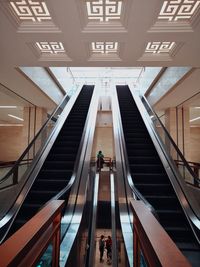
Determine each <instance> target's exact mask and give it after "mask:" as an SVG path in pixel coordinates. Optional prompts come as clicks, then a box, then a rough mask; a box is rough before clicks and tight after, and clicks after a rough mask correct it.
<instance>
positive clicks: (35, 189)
mask: <svg viewBox="0 0 200 267" xmlns="http://www.w3.org/2000/svg"><path fill="white" fill-rule="evenodd" d="M93 90H94V86H84V87H83V89H82V90H81V92H80V94H79V96H78V98H77V100H76V101H75V104H74V106H73V108H72V110H71V112H70V114H69V116H68V117H67V119H66V121H65V123H64V125H63V127H62V129H61V131H60V133H59V134H58V137H57V139H56V141H55V143H54V144H53V146H52V148H51V150H50V152H49V154H48V156H47V158H46V160H45V162H44V164H43V166H42V168H41V170H40V172H39V174H38V176H37V178H36V179H35V181H34V183H33V185H32V187H31V189H30V191H29V193H28V195H27V197H26V199H25V201H24V203H23V204H22V207H21V209H20V211H19V213H18V215H17V217H16V220H15V221H14V223H13V225H12V227H11V231H10V233H9V235H11V234H12V233H14V232H15V231H16V230H17V229H19V228H20V227H21V226H22V225H23V224H24V223H25V222H26V221H28V220H29V219H30V218H31V217H32V216H33V215H34V214H36V213H37V211H38V210H39V209H40V208H41V207H42V206H43V205H44V204H45V203H46V202H47V201H49V200H50V199H51V198H52V197H54V196H55V195H57V194H58V193H59V192H60V191H61V190H62V189H64V188H65V187H66V186H67V185H68V183H69V181H70V179H71V176H72V173H73V169H74V164H75V160H76V155H77V152H78V148H79V144H80V140H81V137H82V133H83V129H84V125H85V121H86V117H87V113H88V109H89V105H90V101H91V98H92V94H93ZM68 195H69V192H68ZM68 195H67V196H66V195H65V199H66V198H67V197H68Z"/></svg>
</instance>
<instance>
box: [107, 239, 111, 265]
mask: <svg viewBox="0 0 200 267" xmlns="http://www.w3.org/2000/svg"><path fill="white" fill-rule="evenodd" d="M106 249H107V262H108V263H111V258H112V239H111V237H110V236H108V238H107V239H106Z"/></svg>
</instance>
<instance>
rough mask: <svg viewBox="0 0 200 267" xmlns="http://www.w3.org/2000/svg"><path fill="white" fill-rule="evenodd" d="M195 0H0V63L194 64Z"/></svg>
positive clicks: (199, 39)
mask: <svg viewBox="0 0 200 267" xmlns="http://www.w3.org/2000/svg"><path fill="white" fill-rule="evenodd" d="M199 17H200V1H198V0H190V1H188V0H173V1H172V0H168V1H160V0H148V1H147V0H95V1H94V0H67V1H66V0H59V1H55V0H12V1H11V0H0V36H1V40H0V59H1V63H0V64H1V65H2V64H4V66H5V65H6V66H9V67H16V66H111V67H114V66H123V67H128V66H135V67H136V66H193V67H197V66H198V67H199V66H200V53H199V47H200V23H199Z"/></svg>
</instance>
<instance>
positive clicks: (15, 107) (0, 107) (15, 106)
mask: <svg viewBox="0 0 200 267" xmlns="http://www.w3.org/2000/svg"><path fill="white" fill-rule="evenodd" d="M0 108H17V106H0Z"/></svg>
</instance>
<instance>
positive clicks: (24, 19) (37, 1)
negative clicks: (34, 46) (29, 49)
mask: <svg viewBox="0 0 200 267" xmlns="http://www.w3.org/2000/svg"><path fill="white" fill-rule="evenodd" d="M0 8H2V9H3V10H4V11H5V13H6V15H7V17H8V18H9V19H10V20H11V22H13V24H14V26H15V27H16V28H17V31H18V32H60V30H59V29H58V27H57V26H56V25H55V24H54V21H53V19H52V15H51V11H50V10H49V3H48V5H47V1H44V0H12V1H11V0H8V1H3V2H2V3H1V6H0Z"/></svg>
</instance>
